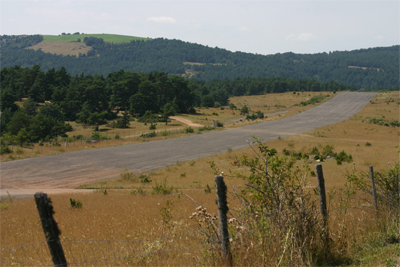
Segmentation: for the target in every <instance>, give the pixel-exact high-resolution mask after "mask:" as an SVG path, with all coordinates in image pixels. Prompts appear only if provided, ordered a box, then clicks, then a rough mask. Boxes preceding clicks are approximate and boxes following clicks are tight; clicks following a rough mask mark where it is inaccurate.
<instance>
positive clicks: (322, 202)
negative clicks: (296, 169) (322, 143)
mask: <svg viewBox="0 0 400 267" xmlns="http://www.w3.org/2000/svg"><path fill="white" fill-rule="evenodd" d="M315 170H316V171H317V178H318V192H319V207H320V211H321V214H322V219H323V224H324V231H325V244H324V245H325V246H326V249H325V257H328V255H329V250H330V245H329V229H328V210H327V207H326V206H327V205H326V191H325V179H324V173H323V172H322V165H321V164H317V165H315Z"/></svg>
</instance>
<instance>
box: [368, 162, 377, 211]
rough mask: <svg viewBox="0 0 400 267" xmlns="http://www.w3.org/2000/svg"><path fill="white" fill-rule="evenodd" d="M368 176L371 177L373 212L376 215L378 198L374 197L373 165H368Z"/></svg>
mask: <svg viewBox="0 0 400 267" xmlns="http://www.w3.org/2000/svg"><path fill="white" fill-rule="evenodd" d="M369 177H370V178H371V188H372V197H373V198H374V208H375V214H376V216H378V199H377V197H376V188H375V180H374V166H369Z"/></svg>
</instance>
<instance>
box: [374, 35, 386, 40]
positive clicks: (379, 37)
mask: <svg viewBox="0 0 400 267" xmlns="http://www.w3.org/2000/svg"><path fill="white" fill-rule="evenodd" d="M383 38H384V37H383V35H378V36H375V37H374V39H383Z"/></svg>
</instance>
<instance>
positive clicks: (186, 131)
mask: <svg viewBox="0 0 400 267" xmlns="http://www.w3.org/2000/svg"><path fill="white" fill-rule="evenodd" d="M185 133H194V129H193V128H192V127H190V126H189V127H186V129H185Z"/></svg>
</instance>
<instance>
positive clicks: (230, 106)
mask: <svg viewBox="0 0 400 267" xmlns="http://www.w3.org/2000/svg"><path fill="white" fill-rule="evenodd" d="M229 108H230V109H231V110H237V107H236V106H235V104H233V103H230V104H229Z"/></svg>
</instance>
